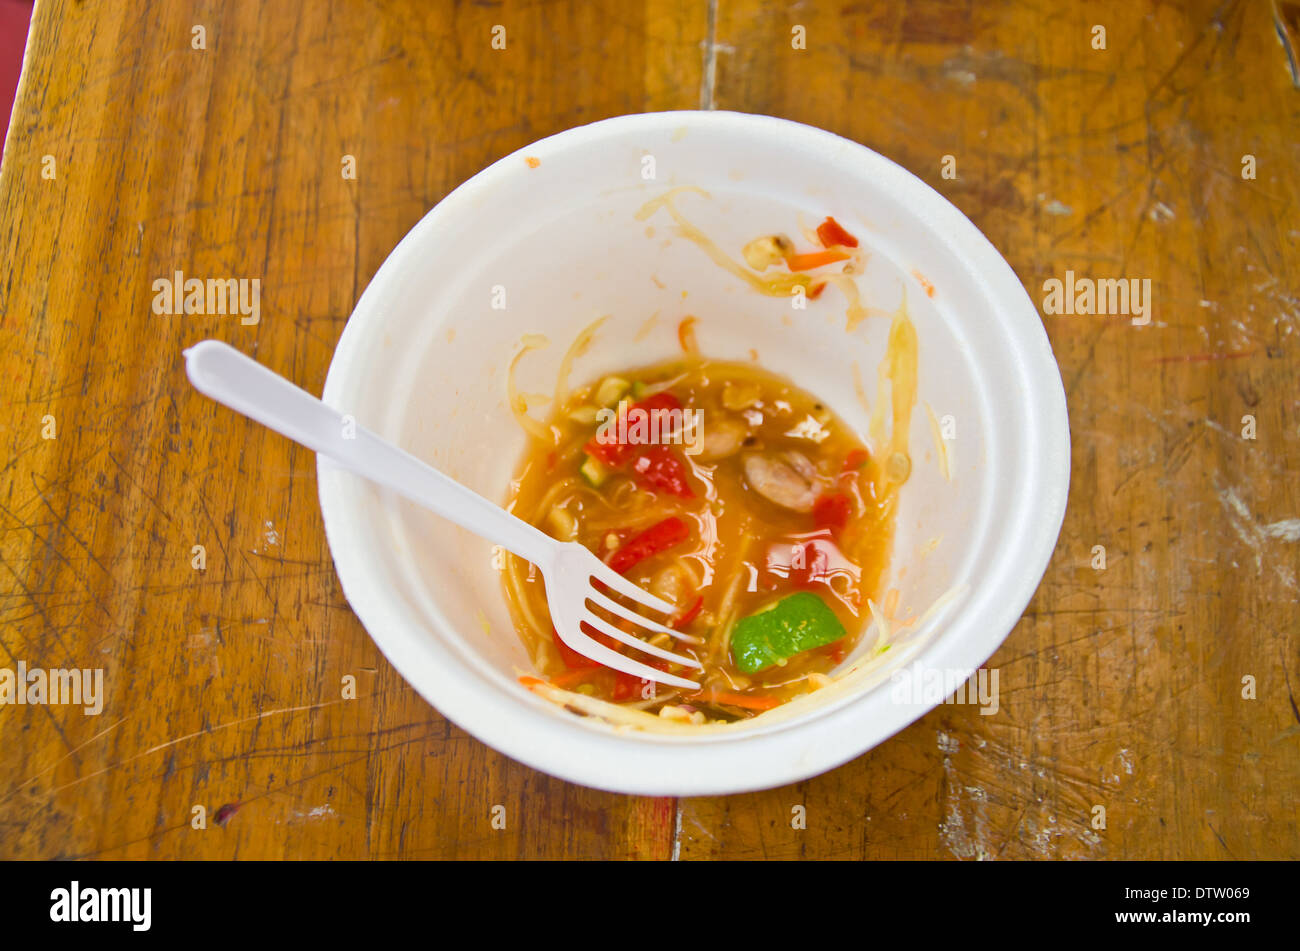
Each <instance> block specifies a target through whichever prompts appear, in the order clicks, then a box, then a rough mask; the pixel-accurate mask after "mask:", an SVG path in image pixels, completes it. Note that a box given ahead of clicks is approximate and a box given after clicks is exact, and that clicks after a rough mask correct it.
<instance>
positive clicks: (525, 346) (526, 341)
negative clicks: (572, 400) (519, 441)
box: [506, 334, 556, 442]
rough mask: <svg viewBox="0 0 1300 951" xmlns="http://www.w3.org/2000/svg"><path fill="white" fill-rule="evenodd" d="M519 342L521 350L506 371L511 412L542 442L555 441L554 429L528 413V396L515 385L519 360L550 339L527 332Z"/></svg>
mask: <svg viewBox="0 0 1300 951" xmlns="http://www.w3.org/2000/svg"><path fill="white" fill-rule="evenodd" d="M519 343H520V348H519V352H518V353H516V354H515V355H514V359H512V360H511V361H510V369H509V370H508V371H507V372H506V397H507V399H508V400H509V402H510V412H512V413H514V416H515V420H516V421H517V422H518V423H519V425H520V426H522V427H523V428H524V431H525V432H527V433H528V434H529V435H530V436H532V437H533V438H534V439H540V440H541V441H542V442H555V441H556V439H555V433H554V431H552V430H551V429H549V428H548V427H546V426H544V425H543V424H542V423H539V422H538V421H537V420H535V419H533V418H532V417H531V416H529V415H528V397H526V396H525V395H524V394H523V393H520V392H519V390H518V388H517V387H516V386H515V369H516V368H517V367H518V366H519V361H520V360H521V359H522V358H523V356H524V354H526V353H528V352H530V351H532V350H540V349H541V348H542V347H545V346H546V345H547V344H548V343H550V341H549V340H547V339H546V338H545V337H544V336H542V335H541V334H525V335H524V336H523V337H522V338H521V339H520V341H519Z"/></svg>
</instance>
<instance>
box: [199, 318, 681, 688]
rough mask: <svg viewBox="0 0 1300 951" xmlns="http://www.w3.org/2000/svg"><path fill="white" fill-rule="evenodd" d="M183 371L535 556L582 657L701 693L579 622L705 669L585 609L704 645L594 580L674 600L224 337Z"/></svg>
mask: <svg viewBox="0 0 1300 951" xmlns="http://www.w3.org/2000/svg"><path fill="white" fill-rule="evenodd" d="M185 371H186V373H187V374H188V375H189V378H190V383H192V384H193V385H194V388H195V389H196V390H198V391H199V392H200V393H202V394H204V395H205V396H208V397H211V398H212V399H214V400H216V401H217V402H218V403H222V404H224V405H225V406H229V407H230V408H231V409H233V410H235V411H236V412H237V413H241V414H243V415H244V416H247V417H248V418H249V419H253V420H256V421H257V422H259V423H261V424H262V425H263V426H266V427H267V428H268V429H272V430H274V431H275V432H277V433H280V434H281V435H282V436H287V437H289V438H290V439H292V440H293V441H294V442H296V443H299V444H300V445H303V446H306V447H307V448H308V449H311V450H314V451H315V452H317V453H319V454H321V455H325V456H329V457H330V458H331V459H332V460H334V461H335V462H336V463H338V464H339V466H341V467H342V468H344V469H346V470H348V471H349V472H353V473H355V474H356V475H359V476H362V477H363V478H365V479H369V480H370V481H372V482H376V483H378V484H379V485H383V486H386V487H388V488H390V489H392V490H393V491H395V492H397V493H398V494H400V495H403V496H405V497H406V498H408V499H410V500H411V501H412V502H415V503H417V504H419V505H422V506H424V507H425V508H427V509H430V510H432V511H434V512H436V513H437V514H439V515H441V516H442V517H443V518H446V519H448V520H450V521H452V522H455V523H456V524H457V525H460V526H461V527H462V528H465V529H468V530H469V531H471V532H473V533H474V534H475V535H478V536H479V537H481V538H485V539H487V540H488V541H490V542H493V543H494V544H497V545H500V546H501V547H502V548H505V549H506V550H507V551H511V552H514V553H515V554H516V555H518V556H519V557H520V558H523V559H524V560H526V561H531V562H532V563H533V564H534V565H536V566H537V567H538V569H539V570H540V571H541V573H542V580H543V582H544V583H545V585H546V602H547V605H548V607H549V608H550V611H551V620H552V621H554V622H555V631H556V633H557V634H559V636H560V640H562V641H564V643H565V644H567V645H568V646H569V647H571V648H573V649H574V650H575V651H577V652H578V653H579V654H582V655H583V656H584V657H588V658H590V659H591V660H594V661H596V662H597V663H598V664H603V665H604V666H606V667H610V668H612V669H614V670H617V671H621V672H623V673H625V674H630V675H632V676H634V677H639V678H641V679H642V680H653V681H656V682H658V683H662V684H667V685H669V686H672V687H680V688H682V689H684V690H699V689H700V685H699V684H698V683H695V682H694V681H691V680H687V679H685V678H684V677H677V676H675V675H673V674H669V673H666V672H664V671H662V670H657V669H656V668H654V667H651V666H650V665H649V664H645V663H642V662H641V661H638V660H634V659H632V658H631V657H628V656H626V655H624V654H620V653H619V652H618V651H616V650H613V649H611V648H609V647H606V646H605V645H604V644H601V643H600V642H598V641H597V640H595V639H594V638H592V637H590V636H589V635H587V634H586V633H585V632H584V631H583V630H582V625H583V624H587V625H590V626H591V627H592V628H595V629H596V630H597V631H599V632H600V633H602V634H607V635H609V636H610V637H612V638H613V639H614V640H616V641H618V642H620V643H622V644H625V645H627V646H629V647H633V648H635V649H637V650H639V651H643V652H645V653H647V654H650V655H652V656H654V657H658V658H660V659H661V660H666V661H671V662H672V663H675V664H681V665H683V666H685V667H695V668H699V667H700V666H701V664H700V663H699V661H697V660H695V659H694V658H692V657H687V656H684V655H681V654H674V653H672V652H670V651H667V650H664V649H663V648H661V647H657V646H655V645H654V644H649V643H647V642H645V641H643V640H641V639H640V638H639V637H636V636H635V635H633V634H629V633H628V632H626V631H624V630H621V629H620V628H618V627H616V626H615V625H613V624H611V623H610V622H609V621H607V620H605V619H604V618H602V617H601V616H600V615H598V614H596V612H595V611H593V610H592V609H591V608H590V607H588V605H587V602H588V601H590V602H591V603H592V604H594V605H596V606H598V607H600V608H603V609H604V610H606V611H609V612H610V613H611V614H615V615H617V616H618V617H621V618H624V619H626V620H628V621H631V622H633V623H634V624H637V625H639V626H640V627H642V628H645V629H646V630H647V631H653V632H655V633H659V634H668V635H670V636H671V637H673V638H675V639H677V640H680V641H686V642H688V643H694V644H698V643H700V638H698V637H694V636H692V635H690V634H685V633H683V632H681V631H677V630H674V629H673V628H671V627H668V626H667V625H665V624H661V623H659V622H658V621H653V620H651V619H649V618H646V617H643V616H641V615H640V614H638V613H637V612H635V611H633V610H632V609H631V608H628V607H626V606H625V605H623V604H621V603H619V602H618V601H615V600H614V599H613V598H611V597H609V595H607V594H605V593H604V592H602V591H600V590H599V589H598V588H597V587H596V586H595V585H594V584H593V581H599V582H601V583H602V584H604V585H605V586H606V587H608V588H610V589H611V590H613V591H615V592H617V593H618V594H621V595H623V596H624V597H626V598H628V599H629V600H631V601H635V602H636V603H637V604H639V605H641V606H643V607H647V608H652V609H654V610H656V611H662V612H664V613H665V614H670V615H671V614H673V613H674V612H675V611H676V610H677V608H676V607H674V606H673V605H672V604H670V603H669V602H667V601H664V600H662V599H661V598H657V597H655V596H654V595H652V594H650V593H648V592H646V591H642V590H641V589H640V588H638V587H637V586H636V585H634V584H632V582H630V581H628V580H627V579H626V578H624V577H623V576H622V575H620V574H618V573H617V572H615V571H614V570H613V569H611V568H610V567H609V566H608V565H606V564H605V563H604V562H602V561H601V560H600V559H599V558H597V557H596V556H595V555H593V554H592V553H591V552H589V551H588V550H587V549H586V548H584V547H583V546H582V545H580V544H578V543H577V542H560V541H556V540H555V539H554V538H551V537H550V536H549V535H547V534H545V533H544V532H542V531H540V530H538V529H536V528H534V527H533V526H532V525H529V524H528V523H527V522H525V521H523V520H522V519H519V518H516V517H515V516H513V515H511V514H510V513H509V512H507V511H505V510H504V509H502V508H501V507H500V506H497V505H494V504H492V503H491V502H489V501H488V500H487V499H485V498H483V496H481V495H479V494H477V493H476V492H473V491H471V490H470V489H467V488H465V486H463V485H461V484H460V483H459V482H456V481H455V480H453V479H451V478H448V477H447V476H445V475H443V474H442V473H441V472H439V471H438V470H437V469H434V468H433V467H432V466H430V465H428V464H427V463H424V462H421V461H420V460H419V459H417V458H416V457H415V456H413V455H411V454H410V453H409V452H407V451H406V450H404V449H399V448H398V447H397V446H394V445H393V444H392V443H390V442H387V441H385V440H383V439H381V438H380V437H379V436H377V435H375V434H374V433H373V432H371V431H370V430H368V429H365V428H364V427H362V426H358V425H354V424H352V423H351V421H345V420H344V417H343V414H341V413H339V412H338V411H337V410H335V409H332V408H331V407H329V406H326V405H325V404H324V403H322V402H321V401H320V400H318V399H316V398H315V397H314V396H312V395H311V394H309V393H307V392H306V391H305V390H302V389H299V388H298V387H296V386H294V385H293V384H292V383H290V382H289V381H288V380H286V379H284V378H283V377H281V376H278V375H277V374H275V373H274V372H272V371H271V370H269V369H267V368H266V367H264V366H262V365H261V364H260V363H258V362H257V361H256V360H252V359H250V358H249V357H246V356H244V355H243V354H242V353H240V352H239V351H238V350H236V349H234V348H233V347H230V346H227V345H226V344H224V343H222V342H220V341H219V340H204V341H203V342H202V343H198V344H195V345H194V346H192V347H190V348H189V349H188V350H186V351H185Z"/></svg>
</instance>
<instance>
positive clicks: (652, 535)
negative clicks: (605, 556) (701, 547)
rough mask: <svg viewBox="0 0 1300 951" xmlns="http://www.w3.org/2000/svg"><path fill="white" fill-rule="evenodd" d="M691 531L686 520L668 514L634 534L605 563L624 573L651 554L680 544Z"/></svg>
mask: <svg viewBox="0 0 1300 951" xmlns="http://www.w3.org/2000/svg"><path fill="white" fill-rule="evenodd" d="M690 534H691V531H690V529H689V528H688V527H687V525H686V522H685V521H683V520H682V519H680V518H678V517H677V516H676V515H670V516H669V517H668V518H666V519H664V520H663V521H662V522H656V523H655V524H653V525H651V526H650V527H649V528H647V529H646V530H645V531H644V532H642V533H641V534H640V535H634V536H633V537H632V538H630V539H628V541H627V542H626V543H625V544H624V545H622V546H621V547H620V548H619V549H618V550H617V551H616V552H614V554H612V555H610V556H609V561H608V562H607V564H608V565H609V566H610V567H611V568H613V569H614V570H615V571H617V572H618V573H619V574H626V573H627V571H628V570H629V569H630V568H632V567H633V566H634V565H636V564H639V563H640V562H642V561H645V560H646V559H647V558H649V557H650V556H651V555H657V554H659V553H660V552H662V551H667V550H668V549H669V548H672V547H673V546H674V545H680V544H681V543H682V542H684V541H686V539H687V538H689V537H690Z"/></svg>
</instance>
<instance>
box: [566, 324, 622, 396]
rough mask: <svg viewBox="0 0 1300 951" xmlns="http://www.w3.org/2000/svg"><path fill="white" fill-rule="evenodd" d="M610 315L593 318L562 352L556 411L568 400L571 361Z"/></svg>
mask: <svg viewBox="0 0 1300 951" xmlns="http://www.w3.org/2000/svg"><path fill="white" fill-rule="evenodd" d="M609 318H610V315H609V314H606V315H605V316H604V317H600V318H598V319H596V320H593V321H592V322H591V323H589V324H588V325H587V326H586V327H584V328H583V329H582V332H581V333H580V334H578V336H577V337H576V338H575V339H574V341H573V343H572V344H570V345H569V349H568V350H566V351H565V353H564V359H563V360H561V361H560V373H559V376H558V377H556V380H555V409H556V412H562V411H563V410H564V408H565V405H566V404H567V403H568V400H569V371H570V370H571V369H572V368H573V361H574V360H576V359H578V357H580V356H582V355H583V354H584V353H586V352H587V350H588V349H589V348H590V347H591V341H592V340H593V339H595V336H596V331H597V330H598V329H599V328H600V325H601V324H603V323H604V322H605V321H607V320H609Z"/></svg>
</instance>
